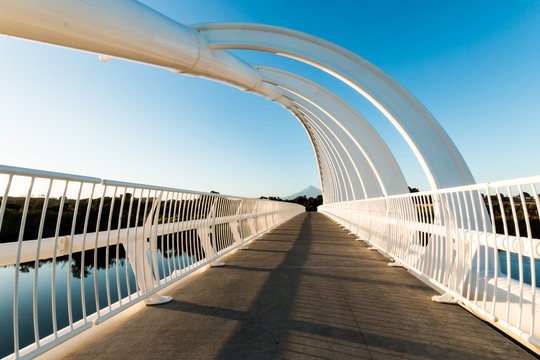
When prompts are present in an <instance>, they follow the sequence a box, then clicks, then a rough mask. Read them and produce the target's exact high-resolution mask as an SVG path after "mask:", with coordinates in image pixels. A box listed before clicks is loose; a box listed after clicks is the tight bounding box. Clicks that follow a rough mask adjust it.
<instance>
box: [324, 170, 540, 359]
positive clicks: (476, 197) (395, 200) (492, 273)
mask: <svg viewBox="0 0 540 360" xmlns="http://www.w3.org/2000/svg"><path fill="white" fill-rule="evenodd" d="M539 183H540V176H537V177H532V178H525V179H516V180H510V181H501V182H496V183H486V184H476V185H471V186H464V187H457V188H449V189H442V190H438V191H428V192H422V193H412V194H405V195H399V196H391V197H386V198H377V199H369V200H361V201H351V202H344V203H332V204H325V205H322V206H320V207H319V209H318V210H319V211H321V212H322V213H324V214H326V215H328V216H330V217H331V218H332V219H334V220H335V221H336V222H338V223H340V224H341V225H343V226H344V227H346V228H348V229H349V230H350V231H351V232H352V233H355V234H357V235H358V236H359V238H360V239H362V240H367V241H368V242H369V243H370V244H371V245H372V246H373V247H374V248H376V249H378V250H380V251H382V252H384V253H386V254H387V255H388V256H389V257H391V258H392V259H394V261H395V263H392V265H398V266H399V265H402V266H404V267H406V268H407V269H408V270H409V271H411V272H413V273H415V274H416V275H417V276H419V277H420V278H422V279H423V280H425V281H426V282H428V283H429V284H431V285H432V286H433V287H434V288H436V289H438V290H441V291H443V292H445V294H444V295H443V296H440V297H439V296H437V297H434V300H438V301H449V302H452V301H460V302H461V303H462V304H464V305H465V307H466V308H468V309H469V310H471V311H473V312H475V313H477V314H478V315H480V316H481V317H483V318H485V319H487V320H488V321H490V322H492V323H493V324H494V325H496V326H498V327H499V328H501V329H503V330H504V331H506V332H508V333H509V334H511V335H512V336H514V337H515V338H517V339H518V340H520V341H521V342H523V343H525V344H526V345H527V346H529V347H531V348H532V349H534V350H535V351H538V347H540V321H539V320H540V319H539V316H540V299H539V296H537V291H538V288H537V284H538V283H540V281H538V282H537V276H538V275H539V274H540V272H537V271H536V266H539V265H540V264H538V263H539V262H540V260H539V258H540V219H539V216H538V211H539V208H540V206H539V195H538V189H539V187H538V186H539ZM539 268H540V266H539Z"/></svg>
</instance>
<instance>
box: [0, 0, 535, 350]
mask: <svg viewBox="0 0 540 360" xmlns="http://www.w3.org/2000/svg"><path fill="white" fill-rule="evenodd" d="M0 33H3V34H7V35H12V36H16V37H21V38H26V39H31V40H36V41H41V42H45V43H50V44H55V45H61V46H66V47H69V48H74V49H80V50H85V51H89V52H93V53H96V54H99V55H100V57H101V58H102V60H104V61H107V60H109V59H110V58H112V57H115V58H122V59H127V60H133V61H138V62H141V63H145V64H148V65H152V66H159V67H164V68H167V69H170V70H172V71H173V72H174V73H178V74H189V75H194V76H200V77H205V78H210V79H213V80H216V81H220V82H223V83H226V84H229V85H231V86H234V87H237V88H239V89H241V90H243V91H248V92H252V93H255V94H257V95H260V96H262V97H264V98H266V99H268V100H270V101H273V102H275V103H277V104H279V105H280V106H282V107H283V108H285V109H286V110H288V111H289V112H291V113H292V114H293V115H294V116H295V117H296V118H297V119H298V120H299V121H300V123H301V124H302V125H303V126H304V128H305V130H306V133H307V135H308V137H309V139H310V140H311V143H312V145H313V149H314V151H315V156H316V160H317V164H318V168H319V174H320V179H321V184H322V187H323V189H322V191H323V198H324V204H323V205H322V206H320V207H319V209H318V212H319V213H318V214H306V213H304V209H303V208H302V207H300V206H298V205H295V204H290V203H285V202H275V201H268V200H261V199H248V198H242V197H237V196H228V195H218V194H208V193H202V192H197V191H190V190H182V189H175V188H167V187H161V186H152V185H144V184H136V183H126V182H120V181H115V180H108V179H100V178H93V177H85V176H79V175H73V174H63V173H54V172H49V171H42V170H35V169H25V168H20V167H12V166H0V175H1V176H2V178H1V180H0V181H1V182H0V185H1V187H0V191H1V193H2V195H3V196H2V198H1V199H2V202H1V205H0V237H1V238H2V239H1V240H2V243H1V244H0V249H1V251H0V263H1V265H2V266H3V267H4V268H2V269H6V272H5V273H4V274H7V276H5V278H7V277H10V278H11V279H13V282H12V283H10V284H12V285H9V286H11V287H12V291H11V292H12V297H11V302H10V307H9V309H8V311H9V312H10V314H11V315H12V316H11V318H12V325H11V327H10V328H9V330H8V331H6V333H5V335H6V336H4V338H9V340H10V342H12V347H11V351H10V352H8V353H6V354H4V355H6V356H7V357H8V358H21V357H24V358H26V357H35V356H38V355H43V356H45V357H58V356H65V355H69V356H77V355H78V356H80V357H85V356H88V355H92V356H95V357H99V356H101V355H99V352H100V350H102V349H105V348H106V349H108V350H109V351H111V354H113V353H114V354H119V356H121V357H125V356H126V354H128V353H129V352H128V348H132V349H133V350H135V349H139V350H137V351H138V352H137V354H143V353H145V354H147V355H148V356H149V357H150V353H152V354H157V352H158V350H159V351H162V354H163V356H181V355H184V354H190V353H192V354H198V355H196V356H198V357H217V358H229V357H234V354H235V353H236V354H243V355H242V356H244V357H249V356H253V355H250V353H249V349H251V351H255V352H257V354H260V355H261V356H267V357H268V358H274V357H277V356H285V355H284V354H285V352H288V353H287V354H289V355H288V356H290V357H291V358H294V357H295V356H296V357H302V356H312V357H317V356H318V357H323V358H336V357H340V356H343V357H347V356H348V357H365V358H370V357H379V358H383V357H385V356H386V357H389V356H406V357H407V356H419V357H421V356H424V357H429V356H432V357H435V356H439V355H441V354H444V353H448V354H450V355H451V356H455V357H475V356H482V354H485V353H486V352H489V351H491V352H494V353H495V354H496V355H495V356H500V357H505V356H507V357H509V358H510V357H511V358H516V357H526V356H531V354H533V353H536V354H539V353H540V325H538V321H537V320H536V319H537V315H538V313H539V311H538V308H539V306H538V301H539V300H538V298H537V296H536V292H537V286H536V284H537V282H536V276H537V272H536V263H537V262H538V261H537V260H536V259H538V258H539V257H540V240H539V237H540V234H539V228H540V226H539V225H540V219H539V217H538V209H539V207H540V205H539V203H540V201H539V195H538V190H537V186H538V184H539V183H540V176H537V177H531V178H523V179H514V180H506V181H501V182H496V183H484V184H477V183H475V181H474V178H473V176H472V175H471V172H470V170H469V168H468V166H467V164H466V163H465V161H464V160H463V158H462V156H461V155H460V153H459V151H458V149H457V148H456V146H455V145H454V143H453V142H452V140H451V139H450V138H449V137H448V135H447V134H446V132H445V131H444V130H443V129H442V127H441V126H440V125H439V123H438V122H437V121H436V120H435V119H434V118H433V116H432V115H431V114H430V113H429V111H428V110H427V109H426V108H425V107H424V106H423V105H422V104H421V103H420V102H419V101H418V100H416V99H415V98H414V97H413V96H412V95H411V94H410V93H409V92H408V91H407V90H406V89H405V88H403V87H402V86H401V85H400V84H398V83H397V82H396V81H395V80H393V79H392V78H391V77H389V76H388V75H387V74H385V73H384V72H382V71H381V70H380V69H378V68H376V67H375V66H374V65H372V64H370V63H369V62H367V61H366V60H365V59H363V58H361V57H360V56H358V55H356V54H354V53H352V52H349V51H347V50H346V49H343V48H341V47H339V46H337V45H335V44H332V43H329V42H327V41H324V40H322V39H319V38H316V37H313V36H311V35H307V34H303V33H299V32H296V31H293V30H289V29H284V28H278V27H273V26H267V25H259V24H243V23H211V24H198V25H191V26H187V25H183V24H180V23H177V22H175V21H173V20H171V19H170V18H167V17H166V16H164V15H163V14H160V13H158V12H156V11H154V10H152V9H150V8H148V7H146V6H144V5H142V4H140V3H138V2H135V1H127V0H125V1H117V2H103V1H81V2H72V1H68V0H54V1H51V0H49V1H18V2H11V1H0ZM230 49H248V50H256V51H264V52H270V53H274V54H278V55H282V56H287V57H290V58H293V59H296V60H298V61H302V62H305V63H307V64H310V65H313V66H315V67H317V68H319V69H321V70H323V71H325V72H327V73H329V74H331V75H333V76H335V77H336V78H337V79H339V80H341V81H343V82H344V83H345V84H347V85H349V86H350V87H352V88H353V89H354V90H356V91H357V92H358V93H360V94H361V95H362V96H364V97H365V98H366V99H367V100H369V101H370V102H371V103H372V104H373V105H375V106H376V107H377V108H378V109H379V110H380V111H381V113H382V114H384V116H385V117H386V118H387V119H388V120H389V121H390V122H391V123H392V124H393V125H394V126H395V127H396V128H397V130H398V131H399V133H400V134H401V136H402V137H403V139H404V140H405V141H406V143H407V144H408V145H409V147H410V149H411V150H412V152H413V153H414V154H415V156H416V158H417V160H418V162H419V164H420V165H421V168H422V170H423V172H424V173H425V175H426V178H427V179H428V181H429V184H430V187H431V190H429V191H426V192H419V193H412V194H411V193H409V191H408V187H407V184H406V182H405V179H404V177H403V174H402V171H401V168H400V167H399V165H398V163H397V161H396V160H395V157H394V155H393V154H392V152H391V151H390V150H389V149H388V147H387V146H386V144H385V142H384V141H383V139H382V138H381V137H380V136H379V134H378V133H377V132H376V131H375V130H374V129H373V127H372V126H371V125H370V123H369V121H368V119H366V118H364V116H362V115H361V114H360V113H358V112H357V111H356V110H355V109H354V108H353V107H352V106H351V105H350V104H347V103H346V102H345V101H343V100H342V99H340V98H339V97H338V96H336V95H335V94H333V93H332V92H330V91H329V90H328V89H325V88H324V87H322V86H321V85H319V84H316V83H315V82H313V81H311V80H310V79H306V78H303V77H301V76H299V75H297V74H293V73H289V72H286V71H284V70H282V69H276V68H271V67H268V66H261V65H256V64H248V63H246V62H245V61H243V60H242V59H240V58H239V57H237V56H236V55H234V54H233V53H231V52H230V51H228V50H230ZM171 76H172V74H171ZM21 189H24V194H25V195H24V196H18V195H16V194H19V193H18V192H20V191H21ZM55 193H59V194H60V196H58V197H53V196H52V194H55ZM38 194H41V195H38ZM338 226H339V227H341V228H338ZM13 229H15V230H13ZM2 232H3V233H2ZM248 243H249V244H248ZM368 247H369V250H374V251H369V250H368ZM240 250H242V251H240ZM404 269H405V270H406V271H405V270H404ZM10 272H11V273H12V274H9V273H10ZM225 284H228V286H225ZM281 286H282V287H281ZM43 288H48V289H49V290H48V293H47V296H46V299H47V300H46V301H43V298H44V297H43V295H40V294H43V292H42V291H43V290H40V289H43ZM236 290H238V291H239V293H238V294H236V293H235V291H236ZM428 294H430V296H428ZM436 294H439V295H436ZM379 295H380V296H379ZM383 295H384V296H383ZM431 295H433V296H432V297H431ZM228 299H229V300H230V301H229V302H228ZM447 304H453V305H447ZM456 304H459V305H460V306H461V307H458V306H455V305H456ZM145 305H158V306H159V307H156V308H149V309H142V308H143V307H144V306H145ZM3 306H4V305H3ZM6 306H8V305H6ZM463 309H465V310H467V311H469V312H470V313H472V314H474V315H476V316H477V317H478V318H479V319H481V320H482V321H485V322H487V323H489V324H490V325H491V326H492V328H490V327H488V326H487V325H486V324H485V323H483V322H481V320H479V319H477V318H474V317H472V316H471V315H469V314H468V313H466V312H465V311H464V310H463ZM171 310H172V311H171ZM210 319H211V320H210ZM149 324H152V326H154V328H153V329H150V330H144V329H148V328H149ZM450 324H451V325H450ZM257 326H261V327H257ZM443 326H444V327H448V329H452V331H449V330H448V329H444V330H443V331H441V332H438V331H440V330H438V329H439V328H440V327H443ZM495 329H497V330H495ZM499 331H500V332H502V333H504V334H506V336H508V337H510V338H512V339H513V341H514V342H512V341H509V340H508V338H507V337H504V336H503V335H501V333H500V332H499ZM449 332H451V333H452V336H449V335H448V333H449ZM135 333H137V334H135ZM151 333H152V334H153V335H152V334H151ZM202 333H204V334H207V333H211V334H213V335H212V337H211V338H210V339H205V341H207V343H205V342H204V341H202V340H200V337H201V334H202ZM156 334H159V336H158V337H152V336H156ZM160 334H167V337H165V335H163V336H162V335H160ZM197 334H198V335H197ZM265 334H270V335H271V336H269V337H265V336H264V335H265ZM443 334H444V337H443ZM480 334H482V335H480ZM439 335H440V336H439ZM179 338H180V339H179ZM107 339H117V340H116V341H114V340H111V341H110V342H109V343H108V344H107ZM149 339H154V340H155V343H154V344H155V347H156V348H153V349H152V348H150V347H149V346H150V345H152V344H153V343H152V342H149ZM445 339H447V341H446V340H445ZM213 340H215V342H214V341H213ZM272 341H273V342H274V343H273V344H272V343H271V342H272ZM517 343H519V344H522V345H523V346H525V347H526V348H527V349H529V350H528V351H530V352H527V351H525V350H524V349H523V348H521V347H519V346H518V345H516V344H517ZM81 344H84V347H83V348H82V349H79V351H82V352H81V353H74V352H73V351H75V350H77V348H80V345H81ZM87 344H88V345H87ZM144 344H146V345H144ZM448 344H452V345H451V346H449V345H448ZM460 344H467V348H466V349H464V348H460ZM113 345H114V346H115V348H113ZM143 345H144V346H143ZM210 345H212V346H210ZM276 345H279V346H276ZM141 346H143V347H141ZM145 351H146V352H145ZM291 354H296V355H291ZM186 356H187V355H186Z"/></svg>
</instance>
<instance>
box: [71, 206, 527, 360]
mask: <svg viewBox="0 0 540 360" xmlns="http://www.w3.org/2000/svg"><path fill="white" fill-rule="evenodd" d="M224 261H225V262H226V266H224V267H221V268H211V269H209V270H207V271H206V272H204V273H202V274H200V275H197V276H196V277H194V278H193V279H192V280H190V281H188V282H186V283H184V284H182V285H180V286H179V287H177V288H176V289H174V290H173V291H172V292H171V293H169V294H168V295H172V296H173V297H174V301H173V302H171V303H169V304H165V305H161V306H159V307H148V308H146V309H144V310H142V311H140V312H138V313H136V314H135V315H133V316H132V317H131V318H129V319H128V320H127V321H126V322H123V323H121V324H118V325H117V326H115V327H114V328H112V329H111V330H107V331H105V332H104V333H103V334H100V336H99V337H98V338H97V339H95V340H93V342H91V343H90V344H84V345H82V346H81V348H80V349H78V350H77V351H75V352H73V353H71V354H69V355H68V356H67V358H80V359H96V358H97V359H101V358H106V359H109V358H110V359H132V358H141V359H143V358H144V359H397V358H406V359H444V358H453V359H484V358H496V359H527V358H534V356H533V355H532V354H530V353H529V352H527V351H526V350H524V349H522V348H521V347H520V346H518V345H516V344H515V343H514V342H512V341H511V340H509V339H508V338H507V337H505V336H504V335H502V334H501V333H499V332H498V331H496V330H494V329H493V328H492V327H490V326H489V325H487V324H486V323H484V322H482V321H481V320H479V319H478V318H476V317H474V316H473V315H471V314H470V313H468V312H467V311H465V310H464V309H462V308H461V307H459V306H457V305H444V304H439V303H434V302H432V301H431V300H430V297H431V296H432V295H434V291H433V290H432V289H430V288H429V287H427V286H426V285H424V284H423V283H422V282H421V281H419V280H418V279H416V278H415V277H413V276H412V275H410V274H409V273H408V272H407V271H406V270H404V269H402V268H393V267H388V266H387V263H388V259H386V258H384V257H383V256H382V255H380V254H379V253H378V252H376V251H370V250H368V249H367V247H366V245H365V244H364V243H363V242H360V241H355V238H354V237H353V236H352V235H349V234H348V233H347V232H345V231H344V230H342V229H340V228H339V227H338V226H337V225H336V224H335V223H333V222H332V221H331V220H329V219H328V218H326V217H325V216H324V215H321V214H317V213H305V214H301V215H298V216H297V217H295V218H294V219H292V220H290V221H288V222H286V223H285V224H283V225H281V226H279V227H278V228H276V229H274V230H273V231H272V232H270V233H267V234H265V235H264V236H262V237H261V238H259V239H257V240H255V241H253V242H252V243H250V244H249V250H243V251H237V252H235V253H233V254H231V255H230V256H229V257H227V258H225V260H224ZM111 321H114V319H112V320H111Z"/></svg>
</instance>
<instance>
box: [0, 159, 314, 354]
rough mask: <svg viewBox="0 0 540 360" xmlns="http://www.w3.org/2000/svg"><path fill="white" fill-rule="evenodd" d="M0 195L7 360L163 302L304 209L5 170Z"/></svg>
mask: <svg viewBox="0 0 540 360" xmlns="http://www.w3.org/2000/svg"><path fill="white" fill-rule="evenodd" d="M0 196H2V197H1V198H0V200H1V205H0V277H1V279H2V283H3V285H2V288H3V290H2V294H3V295H2V296H4V297H5V296H6V295H8V296H9V297H10V298H11V300H10V301H0V306H3V307H4V309H0V310H3V311H2V312H0V315H1V314H4V315H5V314H7V313H9V314H10V315H11V314H12V323H13V326H12V331H11V333H7V334H2V338H3V341H6V340H8V341H10V343H11V344H12V345H10V351H9V352H7V353H6V349H3V350H2V349H0V350H2V351H4V354H3V355H7V358H19V357H33V356H35V355H38V354H40V353H42V352H44V351H46V350H47V349H49V348H51V347H53V346H56V345H57V344H59V343H61V342H63V341H65V340H66V339H68V338H70V337H72V336H74V335H76V334H78V333H80V332H82V331H84V330H86V329H89V328H91V327H93V326H96V325H98V324H99V323H101V322H102V321H103V320H105V319H107V318H109V317H111V316H112V315H114V314H116V313H118V312H120V311H122V310H124V309H126V308H127V307H129V306H131V305H132V304H134V303H136V302H139V301H141V300H145V301H146V302H147V303H150V304H152V303H159V302H162V301H167V300H168V299H167V298H165V297H162V296H160V295H158V294H157V291H159V290H160V289H163V288H164V287H165V286H167V285H169V284H170V283H172V282H174V281H175V280H178V279H180V278H183V277H185V276H186V275H188V274H190V273H192V272H193V271H195V270H196V269H199V268H201V267H203V266H205V265H207V264H209V263H211V262H213V261H215V260H216V259H218V258H220V257H221V256H222V255H224V254H226V253H228V252H229V251H231V250H233V249H235V248H237V247H238V246H240V245H242V244H244V243H245V242H247V241H250V240H251V239H253V238H254V237H255V236H257V235H258V234H260V233H262V232H264V231H267V230H268V229H270V228H272V227H274V226H276V225H278V224H280V223H282V222H283V221H286V220H288V219H290V218H291V217H293V216H295V215H297V214H299V213H301V212H303V211H304V208H303V207H302V206H300V205H296V204H291V203H285V202H275V201H268V200H258V199H248V198H240V197H234V196H226V195H217V194H208V193H201V192H195V191H186V190H179V189H171V188H164V187H156V186H148V185H139V184H131V183H123V182H117V181H110V180H100V179H97V178H90V177H81V176H74V175H68V174H60V173H51V172H44V171H38V170H31V169H22V168H15V167H8V166H0ZM9 279H13V283H11V284H8V282H9ZM10 288H11V289H12V290H11V291H9V290H8V289H10ZM2 300H6V299H2ZM10 303H11V309H12V311H9V309H8V311H5V310H6V309H5V307H6V306H9V304H10ZM43 319H46V320H43ZM1 321H2V322H4V323H7V322H9V321H11V319H1ZM10 338H11V340H9V339H10ZM10 352H11V354H10Z"/></svg>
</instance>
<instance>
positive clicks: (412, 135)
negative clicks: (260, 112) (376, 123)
mask: <svg viewBox="0 0 540 360" xmlns="http://www.w3.org/2000/svg"><path fill="white" fill-rule="evenodd" d="M194 27H195V28H196V29H197V30H198V31H199V32H200V33H201V34H202V36H203V37H204V38H205V39H206V40H207V42H208V46H209V48H210V49H211V50H218V49H246V50H258V51H265V52H271V53H275V54H278V55H284V56H287V57H291V58H294V59H296V60H299V61H302V62H305V63H308V64H310V65H313V66H315V67H317V68H319V69H321V70H324V71H326V72H327V73H329V74H331V75H333V76H335V77H337V78H338V79H340V80H342V81H344V82H345V83H346V84H348V85H349V86H351V87H352V88H354V89H355V90H357V91H358V92H359V93H360V94H362V95H363V96H364V97H365V98H366V99H368V100H369V101H370V102H371V103H372V104H374V105H375V106H376V107H377V108H378V109H379V110H380V111H381V112H382V113H383V114H384V115H385V116H386V117H387V118H388V119H389V120H390V121H391V122H392V124H393V125H394V126H395V127H396V128H397V130H398V131H399V132H400V134H401V135H402V136H403V138H404V139H405V141H406V142H407V143H408V144H409V146H410V148H411V150H412V151H413V152H414V154H415V155H416V157H417V159H418V161H419V162H420V164H421V166H422V168H423V170H424V172H425V174H426V176H427V178H428V180H429V182H430V185H431V187H432V189H437V188H443V187H449V186H457V185H464V184H471V183H474V182H475V181H474V178H473V176H472V174H471V172H470V170H469V168H468V166H467V164H466V163H465V161H464V160H463V157H462V156H461V154H460V153H459V151H458V149H457V148H456V146H455V144H454V143H453V142H452V140H451V139H450V138H449V137H448V135H447V134H446V132H445V131H444V129H443V128H442V127H441V126H440V124H439V123H438V122H437V121H436V120H435V118H434V117H433V116H432V115H431V114H430V113H429V111H428V110H427V109H426V108H425V107H424V106H423V105H422V104H421V103H420V102H419V101H418V100H417V99H416V98H414V96H412V95H411V94H410V93H409V92H408V91H407V90H405V89H404V88H403V87H402V86H401V85H399V83H397V82H396V81H395V80H393V79H392V78H391V77H390V76H388V75H387V74H385V73H384V72H383V71H381V70H380V69H378V68H377V67H375V66H374V65H373V64H371V63H369V62H368V61H366V60H365V59H363V58H361V57H360V56H358V55H356V54H354V53H352V52H350V51H348V50H346V49H344V48H342V47H340V46H338V45H335V44H333V43H330V42H328V41H325V40H322V39H319V38H317V37H314V36H311V35H307V34H304V33H301V32H298V31H294V30H289V29H285V28H280V27H276V26H268V25H259V24H246V23H208V24H198V25H195V26H194Z"/></svg>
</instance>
